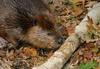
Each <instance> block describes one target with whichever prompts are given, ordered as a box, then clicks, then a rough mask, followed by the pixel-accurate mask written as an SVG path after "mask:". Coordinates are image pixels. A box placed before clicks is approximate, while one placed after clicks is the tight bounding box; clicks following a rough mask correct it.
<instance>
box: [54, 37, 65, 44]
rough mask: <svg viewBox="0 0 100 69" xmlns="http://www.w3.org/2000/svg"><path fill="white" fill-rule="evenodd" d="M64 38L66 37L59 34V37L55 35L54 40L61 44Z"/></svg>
mask: <svg viewBox="0 0 100 69" xmlns="http://www.w3.org/2000/svg"><path fill="white" fill-rule="evenodd" d="M66 38H67V36H60V37H57V38H56V40H55V41H56V42H57V43H58V44H63V42H64V41H65V40H66Z"/></svg>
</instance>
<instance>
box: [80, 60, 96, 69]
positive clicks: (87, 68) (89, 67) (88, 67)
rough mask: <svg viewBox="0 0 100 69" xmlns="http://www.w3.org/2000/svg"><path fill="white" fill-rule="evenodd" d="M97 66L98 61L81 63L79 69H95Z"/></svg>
mask: <svg viewBox="0 0 100 69" xmlns="http://www.w3.org/2000/svg"><path fill="white" fill-rule="evenodd" d="M96 66H97V62H96V61H90V62H87V63H81V64H80V65H79V69H94V68H95V67H96Z"/></svg>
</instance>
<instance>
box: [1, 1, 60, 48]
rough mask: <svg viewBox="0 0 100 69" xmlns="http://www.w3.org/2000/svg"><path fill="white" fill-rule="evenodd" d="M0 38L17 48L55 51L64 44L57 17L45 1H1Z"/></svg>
mask: <svg viewBox="0 0 100 69" xmlns="http://www.w3.org/2000/svg"><path fill="white" fill-rule="evenodd" d="M0 37H3V38H4V39H6V40H7V41H8V42H11V43H12V44H14V45H15V46H20V44H23V42H24V43H28V44H31V45H32V46H34V47H37V48H48V49H55V48H58V47H59V46H60V45H61V43H62V41H60V42H59V38H61V35H60V34H59V33H58V32H57V30H56V28H55V15H54V14H53V13H52V11H51V10H50V9H49V7H48V6H47V5H46V4H45V3H44V2H43V0H0Z"/></svg>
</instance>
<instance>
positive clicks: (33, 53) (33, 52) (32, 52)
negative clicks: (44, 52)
mask: <svg viewBox="0 0 100 69" xmlns="http://www.w3.org/2000/svg"><path fill="white" fill-rule="evenodd" d="M23 53H24V55H26V56H31V57H34V56H36V55H37V51H36V49H35V48H30V47H25V48H24V49H23Z"/></svg>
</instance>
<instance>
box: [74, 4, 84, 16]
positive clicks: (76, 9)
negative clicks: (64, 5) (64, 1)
mask: <svg viewBox="0 0 100 69" xmlns="http://www.w3.org/2000/svg"><path fill="white" fill-rule="evenodd" d="M82 13H83V10H82V9H81V8H80V7H77V6H75V7H74V8H73V15H75V16H79V15H81V14H82Z"/></svg>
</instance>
